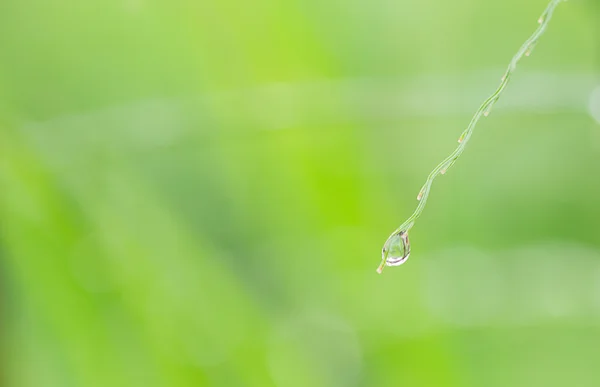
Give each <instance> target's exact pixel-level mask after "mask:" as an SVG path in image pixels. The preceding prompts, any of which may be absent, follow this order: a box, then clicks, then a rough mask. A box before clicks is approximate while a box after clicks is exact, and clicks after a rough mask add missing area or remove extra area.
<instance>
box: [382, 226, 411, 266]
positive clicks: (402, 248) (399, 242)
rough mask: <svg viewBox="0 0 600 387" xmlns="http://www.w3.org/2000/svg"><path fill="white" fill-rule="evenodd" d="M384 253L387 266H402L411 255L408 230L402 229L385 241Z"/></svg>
mask: <svg viewBox="0 0 600 387" xmlns="http://www.w3.org/2000/svg"><path fill="white" fill-rule="evenodd" d="M382 254H383V259H385V264H386V265H387V266H400V265H402V264H403V263H404V262H406V260H407V259H408V257H409V256H410V242H409V240H408V232H406V231H400V232H399V233H396V234H394V235H392V236H391V237H390V238H389V239H388V240H387V241H386V242H385V245H384V247H383V252H382ZM386 254H387V255H386ZM386 257H387V258H386Z"/></svg>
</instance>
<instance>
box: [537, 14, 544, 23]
mask: <svg viewBox="0 0 600 387" xmlns="http://www.w3.org/2000/svg"><path fill="white" fill-rule="evenodd" d="M543 22H544V17H543V16H540V18H539V19H538V23H539V24H542V23H543Z"/></svg>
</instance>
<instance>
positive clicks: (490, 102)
mask: <svg viewBox="0 0 600 387" xmlns="http://www.w3.org/2000/svg"><path fill="white" fill-rule="evenodd" d="M562 1H566V0H552V1H550V3H549V4H548V6H547V7H546V9H545V10H544V13H542V16H540V18H539V19H538V23H539V26H538V28H537V29H536V30H535V32H534V33H533V34H532V35H531V36H530V37H529V39H527V40H526V41H525V43H523V45H522V46H521V47H520V48H519V51H517V53H516V54H515V56H513V58H512V60H511V61H510V64H509V65H508V68H507V69H506V72H505V73H504V76H502V80H501V82H500V85H499V86H498V88H497V89H496V91H494V93H493V94H492V95H490V96H489V97H488V98H487V99H486V100H485V101H484V102H483V103H482V104H481V106H479V109H478V110H477V111H476V112H475V115H474V116H473V118H472V119H471V122H470V123H469V126H467V129H465V131H464V132H463V133H462V134H461V136H460V138H459V139H458V143H459V145H458V147H457V148H456V149H455V150H454V152H452V154H450V156H448V157H446V158H445V159H444V161H442V162H441V163H440V164H438V166H437V167H435V168H434V169H433V171H431V173H430V174H429V176H428V177H427V180H426V181H425V184H424V185H423V188H421V191H420V192H419V195H418V196H417V200H419V204H418V206H417V208H416V210H415V212H414V213H413V214H412V215H411V216H410V217H409V218H408V219H407V220H406V221H405V222H404V223H402V225H401V226H400V227H398V228H397V229H396V230H394V232H393V233H392V234H391V235H390V236H389V237H388V239H387V240H386V242H385V244H384V247H383V251H382V260H381V264H380V265H379V268H378V269H377V272H378V273H381V272H382V271H383V268H384V267H385V265H386V263H388V254H389V251H390V247H391V240H392V238H394V236H396V235H399V233H408V231H409V230H410V229H411V228H412V227H413V226H414V223H415V221H416V220H417V219H418V218H419V216H421V213H422V212H423V210H424V209H425V205H426V204H427V199H428V198H429V192H430V191H431V185H432V184H433V181H434V180H435V178H436V177H437V176H438V175H440V174H442V175H443V174H445V173H446V171H448V169H450V167H452V165H454V163H455V162H456V160H457V159H458V158H459V157H460V155H462V153H463V152H464V150H465V148H466V146H467V143H468V142H469V140H470V139H471V135H472V134H473V131H474V129H475V126H476V125H477V122H479V119H480V118H481V116H485V117H487V116H488V115H489V113H490V111H491V109H492V107H493V106H494V104H495V103H496V102H497V101H498V99H499V98H500V95H501V94H502V92H503V91H504V89H505V88H506V86H507V85H508V82H509V80H510V78H511V76H512V74H513V72H514V71H515V69H516V67H517V63H518V62H519V61H520V60H521V58H523V56H529V55H530V54H531V52H532V50H533V49H534V47H535V45H536V44H537V42H538V40H539V38H540V37H541V36H542V34H543V33H544V32H545V31H546V28H547V27H548V24H549V23H550V19H551V18H552V14H553V13H554V10H555V9H556V7H557V6H558V4H559V3H560V2H562ZM398 240H400V241H402V239H399V238H394V241H395V242H396V241H398ZM405 248H408V251H410V246H405Z"/></svg>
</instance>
